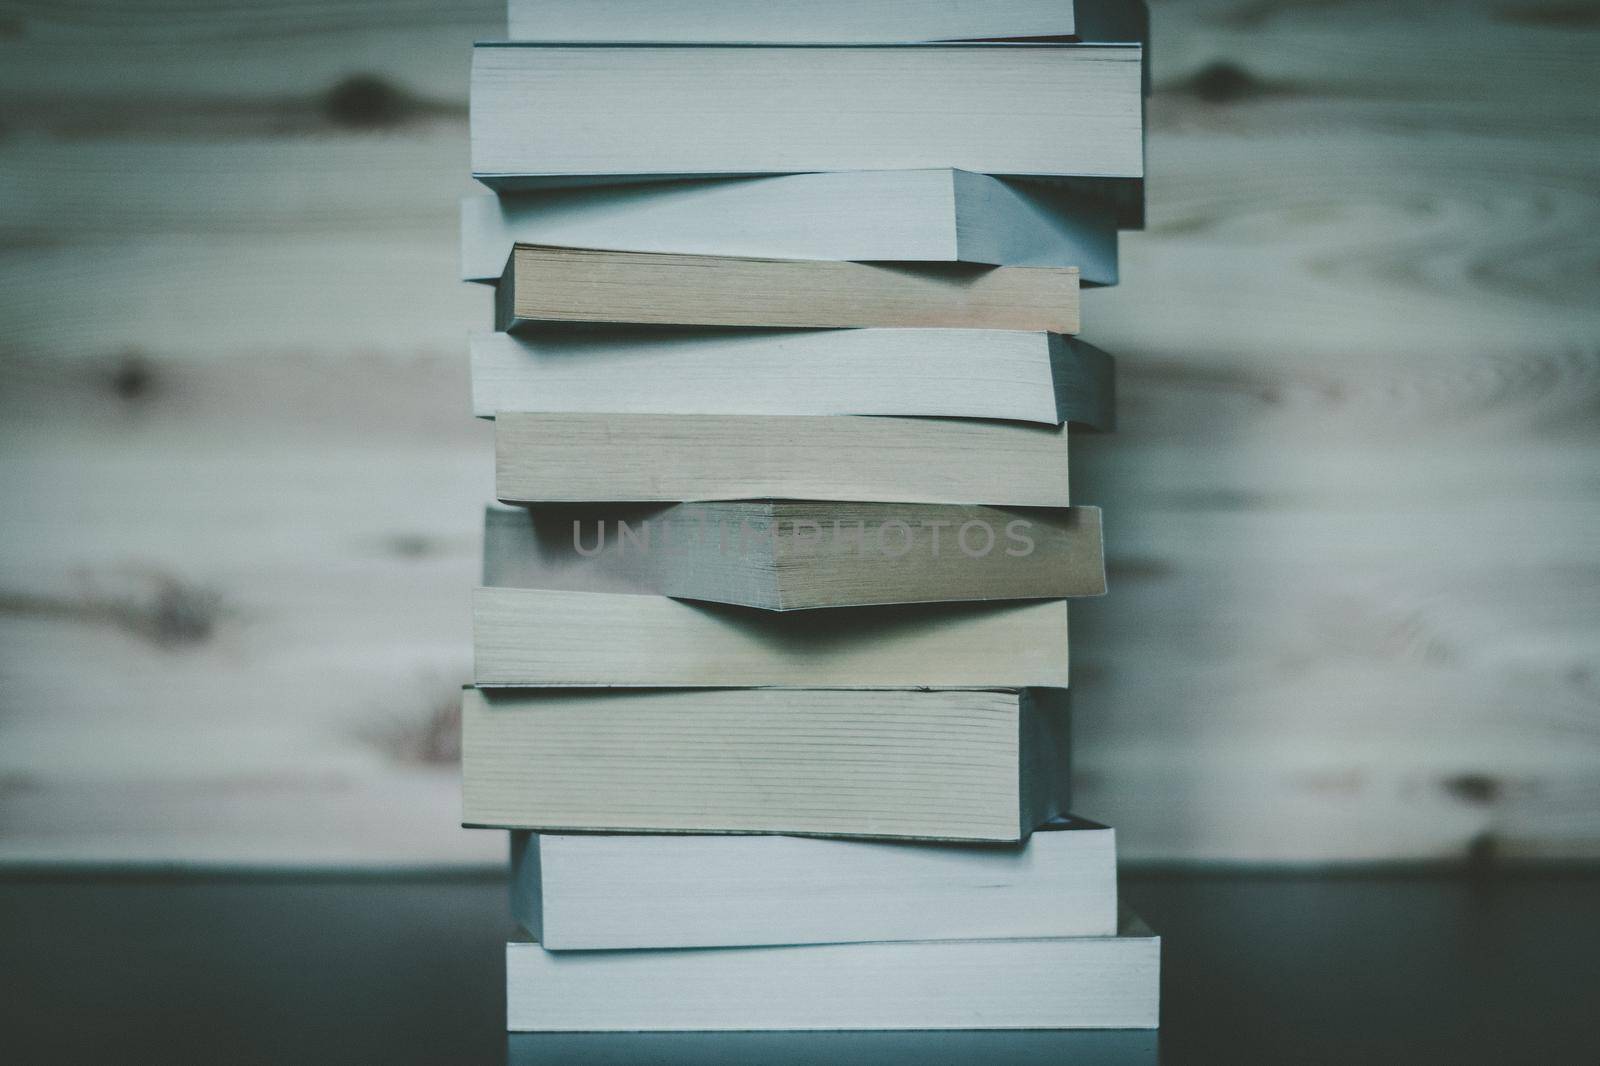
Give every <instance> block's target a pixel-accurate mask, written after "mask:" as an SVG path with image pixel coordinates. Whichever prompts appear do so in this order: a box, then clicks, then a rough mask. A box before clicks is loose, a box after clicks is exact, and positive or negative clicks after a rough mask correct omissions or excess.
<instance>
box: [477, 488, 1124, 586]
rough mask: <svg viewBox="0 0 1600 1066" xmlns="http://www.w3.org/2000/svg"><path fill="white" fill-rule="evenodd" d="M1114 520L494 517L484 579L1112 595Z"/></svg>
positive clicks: (1063, 515) (737, 513)
mask: <svg viewBox="0 0 1600 1066" xmlns="http://www.w3.org/2000/svg"><path fill="white" fill-rule="evenodd" d="M1100 524H1101V523H1100V511H1099V509H1098V508H1094V507H1073V508H1050V509H1026V508H1010V509H1003V508H994V507H974V506H956V505H952V504H903V503H897V504H885V503H826V502H811V501H805V500H743V501H728V502H712V503H680V504H671V505H668V506H652V507H640V506H634V507H619V506H615V505H612V506H609V507H608V506H594V505H591V506H578V507H571V506H568V507H560V506H557V507H532V508H524V507H490V508H489V509H488V510H487V512H486V513H485V515H484V531H483V583H484V585H486V586H494V587H501V588H524V589H564V590H571V591H578V592H620V593H633V594H657V595H665V596H673V597H677V598H680V599H690V600H705V601H709V602H713V603H728V604H737V605H740V606H744V607H759V608H762V609H764V610H769V611H794V610H806V609H813V608H822V607H854V606H867V605H873V604H892V603H925V602H941V601H958V600H1017V599H1061V598H1065V597H1073V596H1099V595H1101V594H1103V593H1104V592H1105V589H1106V577H1105V557H1104V554H1103V549H1102V543H1101V530H1100Z"/></svg>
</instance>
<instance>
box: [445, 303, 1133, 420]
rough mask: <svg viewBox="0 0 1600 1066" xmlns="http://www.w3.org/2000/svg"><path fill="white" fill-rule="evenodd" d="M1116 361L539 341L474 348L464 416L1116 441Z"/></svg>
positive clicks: (871, 336)
mask: <svg viewBox="0 0 1600 1066" xmlns="http://www.w3.org/2000/svg"><path fill="white" fill-rule="evenodd" d="M1114 389H1115V376H1114V364H1113V361H1112V359H1111V356H1109V355H1107V354H1106V353H1105V352H1102V351H1100V350H1099V349H1098V348H1095V347H1093V346H1091V345H1088V344H1085V343H1083V342H1082V341H1080V340H1078V339H1077V338H1075V337H1067V336H1062V335H1061V334H1058V333H1037V332H1034V333H1030V332H1023V331H1018V330H999V329H825V330H763V329H724V328H706V329H672V330H663V329H653V328H642V327H614V328H609V329H600V328H595V327H571V328H554V327H552V328H546V329H540V330H534V331H529V332H528V333H525V334H522V335H517V334H510V333H485V334H479V335H477V336H474V337H473V338H472V406H473V412H474V413H475V414H477V415H479V416H480V417H484V418H493V417H494V416H495V414H496V413H497V412H500V411H518V412H533V411H552V412H585V413H590V414H605V413H614V412H628V413H633V414H683V415H689V414H721V415H913V416H937V417H948V418H988V419H1004V420H1008V421H1019V422H1043V423H1050V424H1060V423H1062V422H1071V423H1074V424H1075V425H1078V426H1085V427H1088V428H1092V429H1099V430H1110V429H1112V428H1114V427H1115V423H1116V411H1115V392H1114Z"/></svg>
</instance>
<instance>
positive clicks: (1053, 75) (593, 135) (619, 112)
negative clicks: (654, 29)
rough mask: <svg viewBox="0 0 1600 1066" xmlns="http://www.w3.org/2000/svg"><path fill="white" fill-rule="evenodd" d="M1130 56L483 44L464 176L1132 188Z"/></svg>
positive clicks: (1072, 50)
mask: <svg viewBox="0 0 1600 1066" xmlns="http://www.w3.org/2000/svg"><path fill="white" fill-rule="evenodd" d="M1143 90H1144V76H1143V50H1142V48H1141V46H1140V45H1138V44H1136V43H1122V44H1078V43H1060V42H1052V43H992V44H956V45H946V44H907V45H889V46H866V45H863V46H843V47H830V46H807V45H793V46H759V45H756V46H750V45H665V46H653V45H620V46H617V45H599V44H594V45H559V44H549V45H546V44H480V45H478V46H477V47H476V48H474V49H473V56H472V79H471V110H470V118H469V126H470V139H471V155H472V171H473V175H474V176H475V177H477V178H478V179H479V180H480V181H483V182H484V183H485V184H488V185H490V186H492V187H497V188H518V187H527V186H530V185H534V184H538V183H540V182H544V183H548V182H549V181H551V180H552V179H553V180H555V181H558V182H559V181H561V180H563V179H569V178H574V177H579V178H589V177H595V176H605V177H608V178H618V177H627V176H646V175H648V176H687V175H722V176H729V175H736V174H793V173H800V172H808V171H843V170H919V169H926V168H953V169H959V170H970V171H974V172H977V173H982V174H1000V175H1034V176H1062V177H1072V176H1083V177H1097V178H1123V179H1135V178H1141V177H1142V176H1143V174H1144V125H1143V111H1144V106H1143V105H1144V95H1143Z"/></svg>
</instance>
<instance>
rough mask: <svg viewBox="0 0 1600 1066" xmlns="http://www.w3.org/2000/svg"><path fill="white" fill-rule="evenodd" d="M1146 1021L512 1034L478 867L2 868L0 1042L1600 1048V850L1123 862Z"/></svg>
mask: <svg viewBox="0 0 1600 1066" xmlns="http://www.w3.org/2000/svg"><path fill="white" fill-rule="evenodd" d="M1123 887H1124V894H1125V895H1126V897H1127V898H1128V900H1129V901H1130V902H1131V903H1132V904H1133V906H1134V907H1135V909H1137V910H1138V911H1140V913H1142V914H1143V915H1144V916H1145V918H1146V919H1147V920H1148V921H1149V922H1150V924H1151V925H1153V926H1154V927H1155V928H1156V929H1157V931H1158V932H1160V933H1161V934H1162V935H1163V937H1164V945H1163V958H1162V968H1163V973H1162V986H1163V987H1162V1018H1163V1024H1162V1029H1161V1032H1160V1034H1159V1036H1158V1035H1157V1034H1153V1033H1039V1032H1031V1033H1029V1032H1024V1033H811V1034H788V1033H750V1034H694V1033H681V1034H639V1035H601V1034H594V1035H582V1034H572V1035H565V1034H558V1035H544V1034H540V1035H525V1036H512V1037H509V1038H508V1037H506V1036H505V1035H504V1034H503V1033H502V1031H501V1030H502V1026H503V1024H504V1008H503V1005H502V996H503V987H502V983H501V982H502V976H501V957H502V944H503V941H504V940H505V938H506V937H507V935H508V934H509V933H510V927H509V924H508V920H507V918H506V903H505V889H504V886H503V885H502V884H500V883H499V882H497V881H493V880H490V879H486V878H484V879H470V878H465V879H441V878H410V879H405V878H388V879H378V878H348V879H330V878H318V879H296V878H289V877H272V878H246V877H234V878H200V879H196V878H173V879H162V878H156V877H128V876H122V877H110V876H97V877H66V876H51V875H42V874H34V875H30V876H12V877H10V878H9V879H8V878H5V877H0V1062H7V1063H19V1064H21V1063H43V1062H70V1063H80V1064H92V1063H100V1062H160V1063H184V1062H221V1063H229V1064H242V1063H255V1062H292V1063H347V1062H348V1063H477V1062H485V1063H494V1062H500V1061H504V1060H505V1059H506V1058H507V1057H509V1058H510V1060H511V1061H513V1062H548V1063H563V1064H565V1063H586V1062H593V1063H662V1064H665V1063H695V1064H714V1063H758V1064H762V1066H767V1064H778V1063H802V1062H803V1063H811V1062H830V1063H832V1062H865V1063H896V1062H903V1063H913V1062H915V1063H968V1062H982V1063H1010V1062H1054V1063H1062V1062H1066V1063H1153V1062H1156V1061H1158V1060H1159V1061H1160V1062H1163V1063H1237V1062H1258V1061H1259V1062H1270V1063H1319V1064H1320V1063H1361V1064H1371V1063H1391V1062H1392V1063H1406V1064H1418V1063H1447V1064H1451V1066H1462V1064H1467V1063H1480V1062H1481V1063H1497V1064H1499V1063H1507V1064H1521V1063H1540V1064H1543V1063H1578V1064H1589V1066H1593V1064H1596V1063H1600V875H1596V874H1593V873H1590V874H1577V873H1566V874H1559V873H1537V874H1535V873H1518V874H1500V875H1494V876H1475V877H1466V876H1445V875H1437V874H1433V875H1410V876H1398V875H1389V876H1382V877H1378V876H1339V877H1329V878H1317V877H1300V876H1285V875H1251V876H1234V875H1222V874H1205V875H1163V876H1156V875H1150V874H1145V875H1138V874H1132V875H1126V876H1125V877H1124V879H1123Z"/></svg>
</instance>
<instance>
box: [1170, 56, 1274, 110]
mask: <svg viewBox="0 0 1600 1066" xmlns="http://www.w3.org/2000/svg"><path fill="white" fill-rule="evenodd" d="M1184 87H1185V88H1186V89H1187V90H1188V92H1189V93H1191V94H1192V95H1193V96H1195V97H1196V98H1197V99H1199V100H1203V101H1204V102H1206V103H1208V104H1233V103H1238V102H1239V101H1240V100H1248V99H1250V98H1251V97H1255V96H1264V95H1266V94H1267V92H1268V91H1269V90H1268V88H1267V84H1266V83H1265V82H1263V81H1262V80H1261V79H1260V78H1258V77H1256V76H1255V75H1254V74H1252V73H1250V72H1249V71H1248V70H1246V69H1244V68H1243V67H1241V66H1239V65H1238V64H1237V63H1230V62H1228V61H1227V60H1218V61H1216V62H1214V63H1208V64H1206V65H1205V66H1203V67H1201V68H1200V69H1199V70H1197V71H1195V73H1194V75H1193V76H1192V77H1191V78H1190V79H1189V81H1188V83H1187V85H1185V86H1184Z"/></svg>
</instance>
